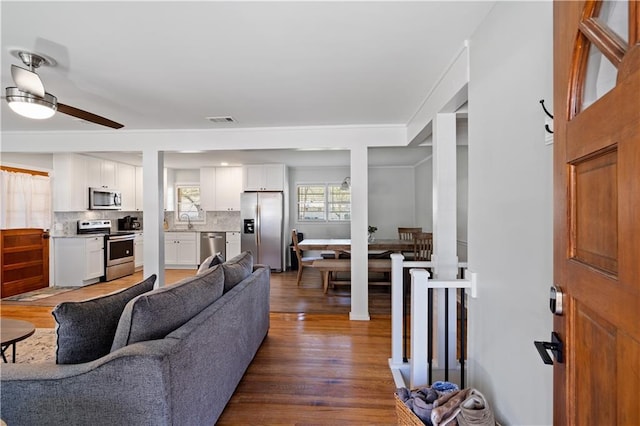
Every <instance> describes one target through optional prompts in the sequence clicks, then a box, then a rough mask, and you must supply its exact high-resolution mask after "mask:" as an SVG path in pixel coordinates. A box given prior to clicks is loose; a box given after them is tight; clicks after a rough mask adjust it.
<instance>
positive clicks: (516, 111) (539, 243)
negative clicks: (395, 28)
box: [468, 2, 606, 425]
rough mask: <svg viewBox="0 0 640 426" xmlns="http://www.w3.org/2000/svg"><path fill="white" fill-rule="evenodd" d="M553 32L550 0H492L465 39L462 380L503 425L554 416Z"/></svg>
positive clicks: (542, 420)
mask: <svg viewBox="0 0 640 426" xmlns="http://www.w3.org/2000/svg"><path fill="white" fill-rule="evenodd" d="M552 35H553V34H552V3H551V2H497V3H496V5H495V6H494V8H493V9H492V11H491V12H490V14H489V15H488V17H487V19H486V20H485V21H484V22H483V23H482V25H481V26H480V27H479V28H478V30H477V31H476V33H475V34H474V35H473V36H472V38H471V43H470V54H471V56H470V83H469V267H470V269H471V270H472V271H474V272H476V273H477V274H478V287H479V288H478V298H477V299H471V300H470V303H469V319H468V323H469V353H470V354H471V357H472V359H470V365H469V368H470V384H471V386H473V387H476V388H478V389H480V390H481V391H483V392H484V393H485V395H486V396H487V397H488V398H489V400H490V401H491V402H492V405H493V407H494V409H495V412H496V414H497V418H498V420H499V421H501V422H502V423H503V424H513V425H543V424H551V423H552V368H551V367H550V366H547V365H544V364H543V363H542V361H541V360H540V357H539V355H538V353H537V352H536V349H535V347H534V345H533V341H534V340H541V339H544V340H547V339H549V337H550V333H551V330H552V315H551V313H550V312H549V309H548V293H549V286H550V285H551V284H552V250H553V245H552V209H553V205H552V147H551V146H546V145H545V141H544V137H545V135H544V127H543V125H544V121H543V117H544V115H543V113H542V111H541V109H540V103H539V100H540V99H543V98H544V99H547V100H549V99H552V90H553V87H552V66H553V65H552V52H553V43H552ZM603 391H604V392H606V390H603Z"/></svg>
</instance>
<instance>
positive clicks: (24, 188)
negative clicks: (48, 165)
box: [0, 170, 51, 229]
mask: <svg viewBox="0 0 640 426" xmlns="http://www.w3.org/2000/svg"><path fill="white" fill-rule="evenodd" d="M0 197H2V198H0V228H2V229H15V228H42V229H50V228H51V181H50V179H49V177H48V176H34V175H30V174H28V173H16V172H8V171H6V170H0Z"/></svg>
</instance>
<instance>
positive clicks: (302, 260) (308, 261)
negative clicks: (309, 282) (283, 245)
mask: <svg viewBox="0 0 640 426" xmlns="http://www.w3.org/2000/svg"><path fill="white" fill-rule="evenodd" d="M291 241H292V242H293V250H294V251H295V252H296V257H297V258H298V276H297V278H296V285H297V286H299V285H300V281H302V270H303V269H304V267H305V266H307V267H310V266H311V265H312V264H313V261H314V260H320V259H322V256H303V255H302V250H300V247H298V243H299V241H298V232H297V231H296V230H295V229H293V230H291Z"/></svg>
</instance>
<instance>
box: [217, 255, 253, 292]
mask: <svg viewBox="0 0 640 426" xmlns="http://www.w3.org/2000/svg"><path fill="white" fill-rule="evenodd" d="M222 268H223V269H224V292H225V293H226V292H227V291H229V290H231V289H232V288H233V287H235V286H236V285H237V284H238V283H239V282H241V281H242V280H244V279H245V278H247V277H248V276H249V275H251V273H252V272H253V255H252V254H251V252H250V251H245V252H242V253H240V254H239V255H237V256H236V257H234V258H233V259H230V260H228V261H226V262H225V263H223V264H222Z"/></svg>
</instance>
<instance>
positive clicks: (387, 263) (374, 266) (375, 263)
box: [311, 259, 391, 293]
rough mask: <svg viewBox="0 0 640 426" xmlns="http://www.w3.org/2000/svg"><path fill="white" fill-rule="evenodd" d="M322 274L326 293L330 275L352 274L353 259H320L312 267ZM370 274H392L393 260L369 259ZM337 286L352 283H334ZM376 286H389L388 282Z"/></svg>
mask: <svg viewBox="0 0 640 426" xmlns="http://www.w3.org/2000/svg"><path fill="white" fill-rule="evenodd" d="M311 266H312V267H313V268H316V269H317V270H319V271H320V272H321V273H322V286H323V288H324V292H325V293H326V292H327V290H328V289H329V275H330V274H331V273H332V272H351V259H319V260H314V261H313V264H312V265H311ZM368 270H369V272H391V259H369V267H368ZM332 283H336V284H350V281H344V280H341V281H332ZM376 284H384V285H389V282H388V281H381V282H376Z"/></svg>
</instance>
